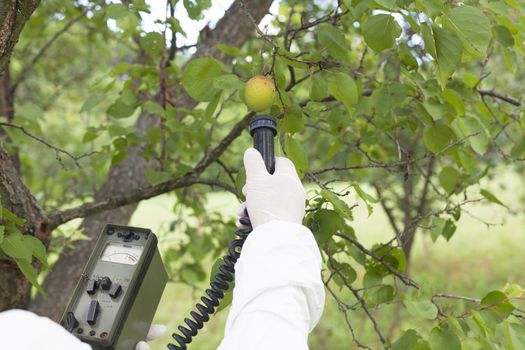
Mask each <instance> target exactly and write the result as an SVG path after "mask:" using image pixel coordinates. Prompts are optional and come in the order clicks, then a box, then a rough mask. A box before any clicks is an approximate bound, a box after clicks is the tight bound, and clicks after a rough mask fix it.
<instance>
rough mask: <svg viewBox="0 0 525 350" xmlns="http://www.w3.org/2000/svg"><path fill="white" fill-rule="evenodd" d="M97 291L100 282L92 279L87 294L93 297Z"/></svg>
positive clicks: (87, 287)
mask: <svg viewBox="0 0 525 350" xmlns="http://www.w3.org/2000/svg"><path fill="white" fill-rule="evenodd" d="M97 289H98V281H97V280H95V279H90V280H89V281H88V283H87V286H86V292H87V293H88V294H89V295H93V294H95V293H96V291H97Z"/></svg>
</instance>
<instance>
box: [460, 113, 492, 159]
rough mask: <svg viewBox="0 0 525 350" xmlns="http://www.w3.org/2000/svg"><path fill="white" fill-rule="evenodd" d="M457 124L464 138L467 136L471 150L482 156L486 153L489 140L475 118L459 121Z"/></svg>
mask: <svg viewBox="0 0 525 350" xmlns="http://www.w3.org/2000/svg"><path fill="white" fill-rule="evenodd" d="M458 124H459V126H460V128H461V130H462V131H463V134H464V135H465V137H466V136H469V139H468V140H469V142H470V146H472V149H473V150H474V151H476V152H477V153H478V154H480V155H484V154H485V152H487V148H488V145H489V138H488V136H487V132H486V131H485V128H484V127H483V125H481V123H480V122H479V121H478V120H477V119H476V118H472V117H467V118H462V119H459V120H458Z"/></svg>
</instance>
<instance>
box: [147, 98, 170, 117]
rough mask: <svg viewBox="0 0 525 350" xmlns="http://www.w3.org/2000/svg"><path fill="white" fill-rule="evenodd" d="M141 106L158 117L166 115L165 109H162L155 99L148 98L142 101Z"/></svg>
mask: <svg viewBox="0 0 525 350" xmlns="http://www.w3.org/2000/svg"><path fill="white" fill-rule="evenodd" d="M142 108H143V109H144V110H145V111H146V112H148V113H151V114H154V115H158V116H159V117H164V116H166V111H165V110H164V108H162V106H161V105H160V104H159V103H157V102H155V101H150V100H148V101H146V102H144V104H143V105H142Z"/></svg>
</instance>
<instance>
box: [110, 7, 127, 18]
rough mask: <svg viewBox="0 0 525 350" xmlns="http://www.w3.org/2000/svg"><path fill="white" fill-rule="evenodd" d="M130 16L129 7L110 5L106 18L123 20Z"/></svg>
mask: <svg viewBox="0 0 525 350" xmlns="http://www.w3.org/2000/svg"><path fill="white" fill-rule="evenodd" d="M129 14H130V12H129V10H128V7H127V6H125V5H122V4H110V5H108V6H107V7H106V18H112V19H121V18H124V17H126V16H127V15H129Z"/></svg>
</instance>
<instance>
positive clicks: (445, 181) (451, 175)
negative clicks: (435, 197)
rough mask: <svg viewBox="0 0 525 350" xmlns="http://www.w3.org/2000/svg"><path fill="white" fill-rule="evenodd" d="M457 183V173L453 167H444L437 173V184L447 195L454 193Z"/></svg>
mask: <svg viewBox="0 0 525 350" xmlns="http://www.w3.org/2000/svg"><path fill="white" fill-rule="evenodd" d="M458 182H459V173H458V171H457V170H456V169H454V168H453V167H450V166H446V167H444V168H443V169H442V170H441V172H440V173H439V183H440V185H441V187H443V189H444V190H445V191H446V192H447V193H448V194H451V193H452V192H454V191H455V189H456V187H457V185H458Z"/></svg>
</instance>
